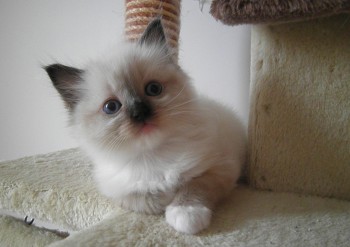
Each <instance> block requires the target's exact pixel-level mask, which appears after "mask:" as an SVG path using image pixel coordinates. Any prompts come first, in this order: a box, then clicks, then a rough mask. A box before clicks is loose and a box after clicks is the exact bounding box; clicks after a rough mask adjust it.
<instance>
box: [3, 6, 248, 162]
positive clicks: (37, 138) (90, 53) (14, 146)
mask: <svg viewBox="0 0 350 247" xmlns="http://www.w3.org/2000/svg"><path fill="white" fill-rule="evenodd" d="M208 12H209V5H208V4H207V5H205V6H204V9H203V12H201V10H200V7H199V3H198V1H195V0H183V1H182V17H181V21H182V24H181V41H180V42H181V47H180V63H181V64H182V65H183V67H184V69H185V70H186V71H187V72H188V73H189V74H190V76H191V77H192V78H193V80H194V83H195V85H196V87H197V88H198V90H200V91H201V92H203V93H205V94H208V95H210V96H212V97H213V98H216V99H217V100H219V101H221V102H223V103H225V104H228V105H230V106H232V107H234V108H235V109H236V110H237V112H238V114H239V115H240V116H241V117H242V118H243V119H244V121H245V122H246V121H247V109H248V88H249V50H250V31H249V28H248V27H246V26H238V27H228V26H224V25H222V24H221V23H219V22H216V21H215V20H214V19H213V18H212V17H211V15H210V14H209V13H208ZM123 25H124V1H122V0H103V1H100V0H59V1H58V0H16V1H8V0H0V55H1V59H0V117H1V119H0V121H1V122H0V160H7V159H14V158H18V157H21V156H26V155H32V154H38V153H46V152H51V151H55V150H60V149H65V148H69V147H74V146H76V145H77V144H76V142H75V141H74V140H73V139H72V138H70V136H69V131H68V128H67V127H66V125H67V124H66V123H67V122H66V119H67V118H66V114H65V110H64V108H63V104H62V102H61V100H60V98H59V96H58V94H57V93H56V91H55V90H54V88H53V87H52V86H51V83H50V81H49V78H48V77H47V75H46V74H45V72H44V70H43V69H41V66H42V65H47V64H50V63H53V62H60V63H66V64H69V65H73V66H77V67H79V65H82V64H84V63H85V62H86V60H88V59H90V58H93V57H95V56H96V55H97V54H98V53H99V52H100V51H102V50H103V49H104V48H105V47H108V46H109V45H110V44H111V43H112V42H113V41H116V40H118V39H119V37H120V36H121V35H122V33H123Z"/></svg>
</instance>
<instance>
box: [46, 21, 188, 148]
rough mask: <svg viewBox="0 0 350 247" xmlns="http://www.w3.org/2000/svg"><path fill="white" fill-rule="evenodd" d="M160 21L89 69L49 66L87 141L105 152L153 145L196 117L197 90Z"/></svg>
mask: <svg viewBox="0 0 350 247" xmlns="http://www.w3.org/2000/svg"><path fill="white" fill-rule="evenodd" d="M154 22H156V21H154ZM154 22H153V23H151V24H150V26H149V27H148V29H147V30H146V31H145V33H144V35H143V36H142V38H141V40H140V42H138V43H132V44H130V43H129V44H125V46H124V47H122V49H121V52H120V53H118V54H116V55H115V56H113V57H111V58H110V59H105V60H104V61H98V62H94V63H92V64H90V65H89V66H88V68H87V69H85V70H84V71H82V70H77V69H73V68H70V67H64V66H62V65H52V66H49V67H47V68H46V69H47V71H48V73H49V75H50V77H51V79H52V81H53V83H54V85H55V86H56V88H57V89H58V91H59V92H60V93H61V95H62V97H63V99H64V100H65V102H66V105H67V107H68V109H69V110H70V113H71V117H72V124H73V126H74V127H75V130H76V131H77V132H78V135H79V136H80V137H81V138H82V139H83V141H84V142H85V144H87V145H90V146H91V145H92V146H94V147H96V148H99V149H101V150H105V151H114V150H117V149H124V148H132V149H135V148H147V147H153V146H154V145H157V144H159V143H160V141H161V140H162V139H164V138H167V137H169V136H171V135H176V133H177V132H178V131H180V128H184V125H183V124H184V123H186V122H189V121H190V116H191V115H192V114H193V112H191V105H192V102H193V98H194V97H195V96H194V93H193V91H192V88H191V86H190V85H189V82H188V78H187V76H186V74H185V73H184V72H183V71H182V70H181V69H180V68H179V67H178V65H177V64H176V63H174V62H173V60H172V59H171V54H170V53H169V49H168V47H167V46H166V43H165V37H164V33H163V29H162V26H161V25H160V23H154ZM156 24H158V25H156ZM152 25H153V26H152ZM60 66H61V67H60ZM50 70H51V71H50ZM58 78H60V79H58ZM179 123H182V124H180V125H179Z"/></svg>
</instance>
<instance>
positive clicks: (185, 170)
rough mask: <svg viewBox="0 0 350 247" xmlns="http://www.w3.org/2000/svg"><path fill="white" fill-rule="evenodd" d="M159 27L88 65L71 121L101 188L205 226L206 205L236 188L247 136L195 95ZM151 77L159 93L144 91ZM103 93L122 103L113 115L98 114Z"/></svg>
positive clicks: (123, 200)
mask: <svg viewBox="0 0 350 247" xmlns="http://www.w3.org/2000/svg"><path fill="white" fill-rule="evenodd" d="M157 28H158V30H154V29H155V28H153V30H152V28H151V29H149V30H148V31H146V32H155V33H151V34H152V35H149V34H147V33H146V34H145V35H144V36H145V37H146V38H144V43H140V42H139V43H124V44H123V45H121V46H120V49H119V51H118V52H117V53H116V54H113V55H111V56H109V58H106V57H105V58H103V59H100V60H99V61H95V62H92V63H90V65H89V66H88V67H87V68H86V69H85V70H84V72H83V73H82V74H81V75H80V78H79V80H77V83H75V84H74V86H72V90H75V91H76V93H75V95H79V100H77V102H76V103H75V106H74V107H73V108H72V109H70V110H71V117H72V121H71V123H72V126H73V130H74V132H75V134H76V135H77V137H78V138H79V140H80V142H81V146H82V147H83V149H85V150H86V151H87V153H88V154H89V155H90V156H91V158H92V159H93V161H94V163H95V172H94V174H95V179H96V182H97V185H98V187H99V189H100V191H101V192H102V193H103V194H105V195H106V196H108V197H111V198H114V199H115V200H116V202H118V203H119V204H120V205H121V206H122V207H124V208H127V209H131V210H134V211H138V212H145V213H151V214H154V213H162V212H163V211H164V210H166V219H167V222H168V223H169V224H170V225H172V226H173V227H174V228H175V229H176V230H178V231H180V232H185V233H189V234H194V233H197V232H198V231H200V230H202V229H204V228H205V227H207V226H208V225H209V223H210V218H211V210H212V209H213V208H214V206H215V204H216V203H217V201H219V200H220V199H221V198H223V197H224V196H225V195H226V194H227V193H228V192H229V191H230V190H231V189H232V188H233V187H234V185H235V183H236V180H237V179H238V177H239V175H240V170H241V165H242V163H243V162H244V157H245V135H244V130H243V128H242V125H241V123H240V121H239V120H238V119H237V118H236V116H235V115H234V114H233V112H232V111H231V110H229V109H228V108H226V107H223V106H222V105H220V104H218V103H216V102H215V101H212V100H209V99H207V98H204V97H200V96H198V95H197V94H196V93H195V91H194V89H193V87H192V85H191V83H190V80H189V77H188V76H187V75H186V74H185V73H184V72H183V71H182V69H181V68H180V67H179V66H178V65H177V64H176V63H175V62H174V61H173V59H172V58H171V51H170V50H169V48H168V47H167V46H166V43H162V39H161V38H159V37H156V39H154V38H155V34H159V33H160V34H162V33H163V31H162V27H161V26H160V27H159V26H158V27H156V29H157ZM159 28H161V30H159ZM149 81H157V82H159V83H161V85H162V87H163V89H162V93H161V94H160V95H158V96H147V95H145V87H146V85H147V83H148V82H149ZM69 85H71V84H69ZM69 85H68V86H69ZM64 86H65V87H67V83H65V85H64ZM56 87H57V85H56ZM61 88H62V87H61ZM66 95H67V94H66ZM73 95H74V94H73ZM64 97H65V96H64V94H63V98H64ZM108 99H117V100H119V101H120V103H121V104H122V107H121V109H120V110H119V111H118V112H117V113H116V114H112V115H108V114H106V113H105V112H103V110H102V108H103V105H104V102H106V101H107V100H108ZM66 100H67V99H66ZM137 100H142V101H143V102H147V104H148V105H150V106H152V109H153V114H152V116H151V117H150V118H149V119H147V120H145V121H143V122H142V123H139V122H137V123H136V122H135V121H132V119H130V108H131V107H132V105H133V102H135V101H137ZM145 128H147V129H148V131H144V130H145Z"/></svg>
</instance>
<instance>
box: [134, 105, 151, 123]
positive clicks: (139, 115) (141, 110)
mask: <svg viewBox="0 0 350 247" xmlns="http://www.w3.org/2000/svg"><path fill="white" fill-rule="evenodd" d="M129 112H130V117H131V119H133V120H135V121H137V122H144V121H145V120H146V119H148V118H149V117H150V116H151V115H152V110H151V107H150V106H149V105H147V104H146V103H144V102H142V101H136V102H135V103H134V104H133V105H132V106H131V107H130V109H129Z"/></svg>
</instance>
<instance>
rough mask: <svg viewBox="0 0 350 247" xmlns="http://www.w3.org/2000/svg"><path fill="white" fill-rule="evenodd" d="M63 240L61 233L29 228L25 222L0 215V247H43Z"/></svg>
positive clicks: (33, 227)
mask: <svg viewBox="0 0 350 247" xmlns="http://www.w3.org/2000/svg"><path fill="white" fill-rule="evenodd" d="M63 238H64V237H63V236H61V235H60V234H59V232H51V231H47V230H46V229H40V228H37V227H35V226H28V225H26V224H24V222H23V220H18V219H15V218H12V217H8V216H2V215H0V246H2V247H24V246H33V247H34V246H35V247H41V246H47V245H49V244H50V243H52V242H56V241H59V240H62V239H63Z"/></svg>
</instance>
